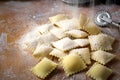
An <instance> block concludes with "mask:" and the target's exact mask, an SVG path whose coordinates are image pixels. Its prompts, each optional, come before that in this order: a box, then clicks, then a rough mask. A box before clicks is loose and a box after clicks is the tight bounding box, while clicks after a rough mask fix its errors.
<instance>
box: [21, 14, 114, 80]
mask: <svg viewBox="0 0 120 80" xmlns="http://www.w3.org/2000/svg"><path fill="white" fill-rule="evenodd" d="M49 21H50V23H47V24H43V25H40V26H39V25H38V26H36V27H35V28H34V29H32V30H31V31H30V33H28V34H27V35H26V36H25V41H24V42H23V43H24V44H25V45H26V46H27V48H28V49H29V50H30V51H31V52H32V53H33V54H32V55H33V56H34V57H35V58H36V59H39V60H40V62H39V63H38V64H37V65H35V66H34V67H33V68H31V72H32V73H33V74H35V75H36V76H37V77H39V78H41V79H45V78H46V77H47V76H48V75H49V74H50V73H51V72H52V71H53V70H54V69H55V68H56V67H57V63H58V62H60V65H61V66H62V69H63V70H64V72H65V73H66V75H67V76H70V75H73V74H76V73H78V72H80V71H82V70H83V71H84V72H85V71H86V70H87V69H86V68H87V66H88V69H89V70H88V71H87V73H86V74H87V76H89V77H91V78H93V79H95V80H107V79H108V77H109V76H110V75H111V73H112V70H111V69H109V68H107V67H105V66H104V65H106V64H107V63H109V62H110V61H111V60H112V59H113V58H114V57H115V55H114V54H111V53H109V52H106V51H108V50H112V44H113V43H114V41H115V39H114V38H113V37H111V36H109V35H106V34H104V33H101V31H100V29H99V27H98V26H97V25H95V24H94V22H93V21H92V19H90V18H88V17H87V16H86V15H85V14H82V13H81V14H80V17H79V19H78V18H71V19H70V18H68V17H67V16H66V15H65V14H58V15H55V16H52V17H49ZM51 58H52V59H54V58H55V59H54V60H53V61H52V60H50V59H51ZM56 58H57V60H56ZM54 61H55V62H57V63H55V62H54ZM92 61H93V62H95V63H94V64H93V66H92V67H90V66H91V64H92V63H93V62H92ZM84 69H86V70H84Z"/></svg>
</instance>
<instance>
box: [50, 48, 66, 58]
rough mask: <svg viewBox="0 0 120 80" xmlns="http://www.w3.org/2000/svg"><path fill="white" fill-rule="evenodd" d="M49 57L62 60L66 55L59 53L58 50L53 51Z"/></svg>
mask: <svg viewBox="0 0 120 80" xmlns="http://www.w3.org/2000/svg"><path fill="white" fill-rule="evenodd" d="M49 55H52V56H55V57H57V58H62V57H64V56H66V55H67V54H66V53H65V52H63V51H60V50H58V49H53V50H52V51H51V52H50V54H49Z"/></svg>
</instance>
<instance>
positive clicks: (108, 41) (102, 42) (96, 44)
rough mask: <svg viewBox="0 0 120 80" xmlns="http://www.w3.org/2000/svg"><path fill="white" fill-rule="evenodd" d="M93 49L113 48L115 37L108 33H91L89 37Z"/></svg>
mask: <svg viewBox="0 0 120 80" xmlns="http://www.w3.org/2000/svg"><path fill="white" fill-rule="evenodd" d="M88 38H89V42H90V46H91V49H92V50H112V44H113V42H114V40H115V39H114V38H113V37H111V36H108V35H106V34H103V33H101V34H98V35H91V36H89V37H88Z"/></svg>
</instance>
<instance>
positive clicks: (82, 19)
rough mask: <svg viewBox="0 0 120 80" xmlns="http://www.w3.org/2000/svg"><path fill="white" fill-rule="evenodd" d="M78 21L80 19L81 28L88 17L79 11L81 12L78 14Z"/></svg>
mask: <svg viewBox="0 0 120 80" xmlns="http://www.w3.org/2000/svg"><path fill="white" fill-rule="evenodd" d="M79 21H80V29H83V26H84V25H85V24H86V23H88V21H89V18H88V17H87V16H86V15H85V14H83V13H81V14H80V19H79Z"/></svg>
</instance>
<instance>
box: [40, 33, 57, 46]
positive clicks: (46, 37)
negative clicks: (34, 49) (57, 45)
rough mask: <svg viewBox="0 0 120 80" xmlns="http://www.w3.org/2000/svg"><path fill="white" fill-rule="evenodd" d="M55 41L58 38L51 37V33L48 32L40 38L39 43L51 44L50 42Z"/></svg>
mask: <svg viewBox="0 0 120 80" xmlns="http://www.w3.org/2000/svg"><path fill="white" fill-rule="evenodd" d="M57 40H58V38H57V37H56V36H55V35H53V34H52V33H51V32H48V33H46V34H43V35H42V36H41V41H43V43H49V44H51V42H54V41H57Z"/></svg>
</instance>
